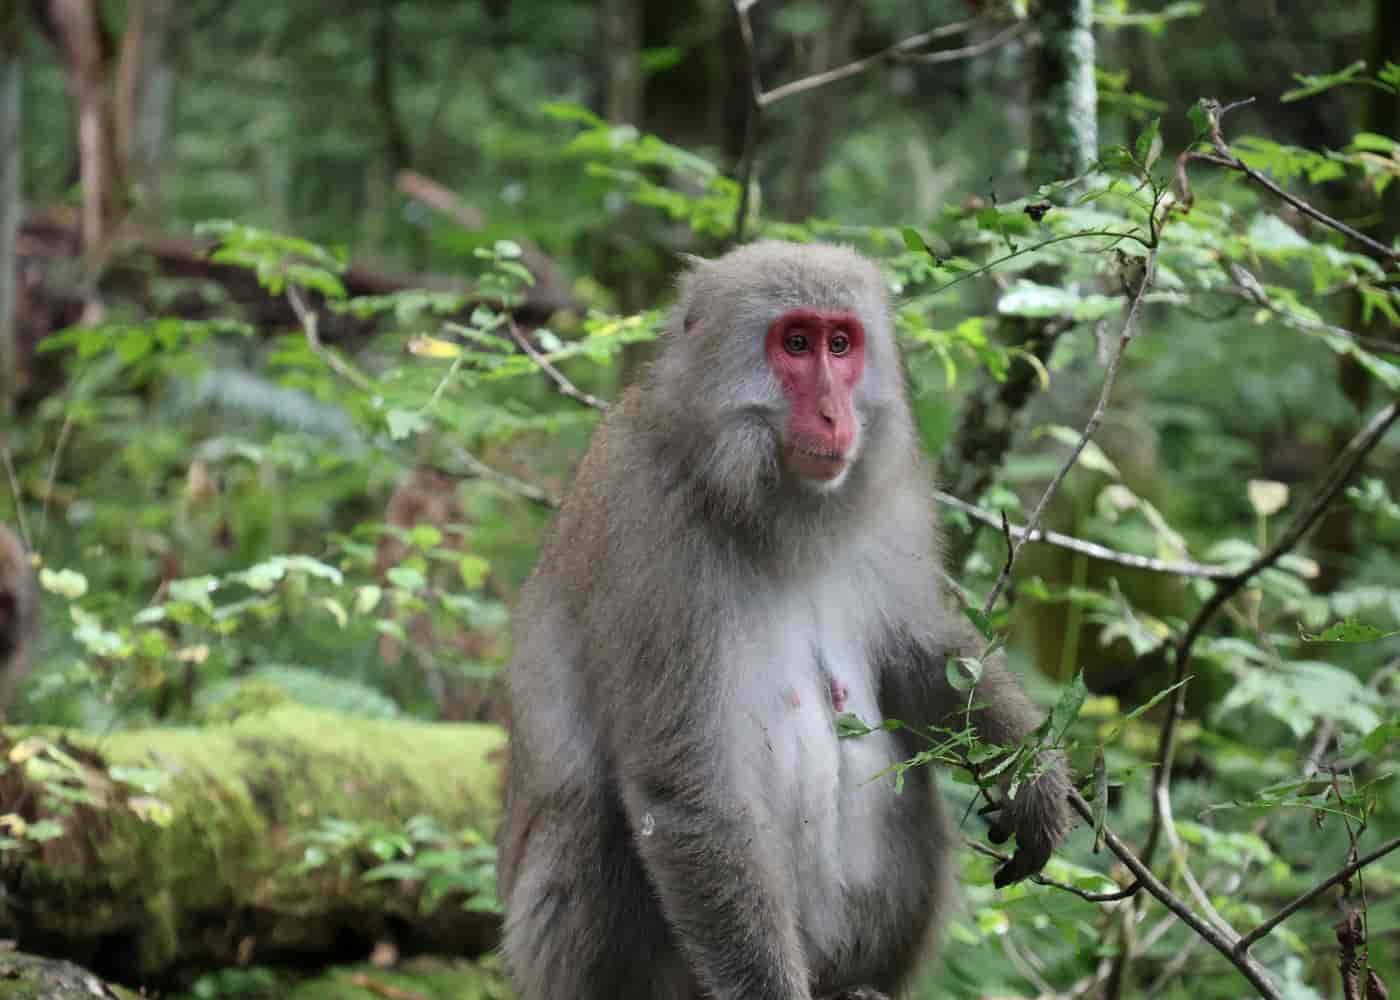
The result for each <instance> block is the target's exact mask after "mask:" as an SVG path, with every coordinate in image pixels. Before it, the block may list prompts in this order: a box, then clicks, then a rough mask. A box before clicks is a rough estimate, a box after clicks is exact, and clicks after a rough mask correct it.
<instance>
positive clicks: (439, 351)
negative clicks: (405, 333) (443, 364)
mask: <svg viewBox="0 0 1400 1000" xmlns="http://www.w3.org/2000/svg"><path fill="white" fill-rule="evenodd" d="M408 350H409V353H411V354H416V355H418V356H419V357H420V358H456V357H460V356H461V354H462V349H461V348H460V347H458V346H457V345H456V344H454V343H452V342H451V341H449V340H438V339H437V338H436V337H425V336H423V335H421V334H420V335H419V336H417V337H414V338H413V339H412V340H410V341H409V342H408Z"/></svg>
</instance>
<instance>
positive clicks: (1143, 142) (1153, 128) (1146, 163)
mask: <svg viewBox="0 0 1400 1000" xmlns="http://www.w3.org/2000/svg"><path fill="white" fill-rule="evenodd" d="M1161 124H1162V119H1161V118H1153V119H1152V121H1150V122H1148V123H1147V127H1146V128H1145V129H1143V130H1142V131H1141V132H1140V133H1138V137H1137V141H1136V142H1134V143H1133V155H1134V156H1135V157H1136V158H1137V161H1138V163H1139V164H1141V165H1142V166H1143V167H1144V168H1147V167H1150V166H1151V165H1152V164H1151V162H1150V158H1151V157H1152V144H1153V143H1154V142H1156V141H1157V132H1158V129H1159V128H1160V126H1161Z"/></svg>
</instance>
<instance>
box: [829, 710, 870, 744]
mask: <svg viewBox="0 0 1400 1000" xmlns="http://www.w3.org/2000/svg"><path fill="white" fill-rule="evenodd" d="M874 731H875V730H873V729H871V728H870V727H869V726H868V725H866V724H865V720H864V719H862V718H861V717H860V716H859V715H856V714H855V713H854V712H842V713H841V714H840V715H838V716H837V717H836V735H837V736H838V737H839V738H841V739H847V738H849V737H852V736H864V735H866V734H867V733H873V732H874Z"/></svg>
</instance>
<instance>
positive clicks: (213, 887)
mask: <svg viewBox="0 0 1400 1000" xmlns="http://www.w3.org/2000/svg"><path fill="white" fill-rule="evenodd" d="M47 735H51V734H47ZM65 735H66V736H67V737H68V738H69V739H70V740H73V741H74V742H77V743H79V744H80V745H86V746H89V747H90V748H91V749H93V750H95V751H97V752H98V753H100V754H101V756H102V758H103V759H104V760H105V761H106V763H107V764H108V766H109V767H126V768H143V769H149V770H152V771H156V772H160V773H162V774H165V775H167V776H168V777H169V781H168V783H167V784H165V785H164V786H162V787H159V788H157V789H155V790H154V792H153V794H154V796H155V797H157V798H159V799H161V800H163V801H164V802H165V803H167V804H168V805H169V806H170V809H171V819H170V821H169V822H168V823H167V824H165V825H163V826H162V825H158V824H156V823H154V822H151V821H149V820H143V819H142V818H140V817H139V816H138V815H136V813H135V812H133V811H131V810H129V809H126V808H122V807H120V805H114V806H111V807H109V808H107V809H106V810H103V811H100V812H98V813H96V814H95V815H94V817H93V819H92V820H91V821H88V822H81V823H79V822H75V823H72V824H71V825H70V834H69V836H68V837H67V838H65V839H66V840H68V841H69V843H67V844H60V845H55V847H54V848H53V849H51V850H46V851H45V852H44V855H43V858H42V860H36V861H30V862H26V863H25V866H24V867H25V871H24V879H25V884H26V889H27V891H26V894H25V895H26V897H27V898H28V899H29V900H30V901H31V902H32V903H33V904H34V905H35V906H36V907H37V911H38V912H37V920H38V922H39V924H40V925H41V926H43V927H44V929H45V930H47V931H50V932H56V933H59V934H62V935H71V936H72V937H73V938H74V939H89V940H91V939H95V938H97V937H98V936H100V935H104V934H124V935H129V936H130V937H131V938H133V939H134V940H133V946H134V947H135V949H136V955H137V956H138V958H137V961H136V962H135V966H136V967H137V968H138V969H140V970H142V972H155V971H157V970H162V969H166V968H169V967H170V966H171V965H172V964H175V963H176V962H177V960H181V961H190V960H192V959H193V960H195V961H202V960H208V959H214V960H218V959H219V958H220V957H221V954H220V950H219V949H220V948H221V947H236V942H234V943H233V944H232V945H210V944H208V943H206V942H202V941H201V940H200V939H201V938H202V937H207V936H210V935H206V934H202V933H201V932H202V931H205V930H207V927H208V925H209V924H214V925H216V926H217V925H218V924H219V922H220V921H221V920H223V919H227V918H226V917H225V916H223V915H237V914H246V913H255V914H257V915H258V916H257V919H256V921H252V923H254V924H255V925H256V926H257V928H258V930H259V935H258V939H257V940H256V941H255V942H254V943H256V944H257V945H259V946H262V945H269V946H273V947H277V946H284V945H289V944H291V945H292V946H294V947H295V946H300V945H301V944H302V943H303V942H304V941H305V940H306V939H307V938H308V937H314V935H315V934H316V933H317V930H316V928H314V927H308V926H304V925H305V924H306V923H307V921H301V920H300V919H299V918H302V917H308V916H313V915H318V914H326V913H338V914H341V915H344V914H355V913H365V914H395V915H398V916H400V917H402V918H406V919H416V918H417V917H418V916H419V913H418V901H417V898H416V894H415V893H414V891H413V890H412V889H411V888H410V887H405V886H402V885H399V884H397V883H395V882H392V881H386V882H381V883H367V882H365V881H364V880H363V879H361V878H360V873H361V871H362V870H363V866H358V867H356V866H346V867H345V868H342V867H341V866H339V865H337V864H332V865H328V866H325V867H321V868H316V869H314V870H311V871H304V870H301V869H299V868H298V867H297V866H298V863H299V862H300V860H301V859H302V857H303V854H304V851H305V848H306V843H305V841H304V839H303V835H304V834H306V833H307V832H308V831H311V830H314V829H317V828H319V827H321V826H322V824H323V823H324V822H325V821H327V820H331V819H339V820H349V821H353V822H356V823H361V824H379V825H382V826H385V827H390V828H395V827H397V826H399V825H401V824H402V823H403V822H404V821H405V820H407V819H408V818H409V817H411V816H413V815H416V814H420V813H421V814H427V815H430V816H432V817H434V818H435V819H436V820H437V822H438V824H439V825H440V826H441V827H442V828H444V829H446V830H457V829H475V830H478V831H480V832H482V833H484V834H486V835H488V836H489V835H490V834H491V832H492V830H493V828H494V825H495V821H496V815H497V811H498V808H499V806H498V797H499V796H498V791H499V786H500V778H499V774H498V764H499V759H500V753H499V751H501V750H502V748H503V747H504V744H505V736H504V734H503V733H502V732H501V730H500V729H499V728H497V727H494V726H484V725H445V724H435V723H417V722H403V721H380V720H371V719H364V718H353V717H347V716H342V715H337V714H334V713H330V712H324V711H318V710H315V709H310V708H305V707H302V706H298V705H290V704H289V705H281V706H276V707H274V708H272V709H270V710H269V711H267V712H264V713H259V714H252V715H247V716H244V717H241V718H239V719H238V720H237V721H235V722H233V723H231V724H228V725H214V726H207V727H203V728H171V729H147V730H138V731H131V732H123V733H116V734H112V735H110V736H105V737H101V738H100V739H99V738H93V737H87V736H84V735H83V734H71V733H69V734H65ZM118 801H120V800H118ZM368 860H369V862H371V863H372V861H373V859H368ZM456 905H457V904H456V903H455V902H452V901H449V902H447V903H445V904H444V906H445V907H455V906H456ZM14 919H19V915H18V914H14V915H10V914H3V913H0V926H3V925H4V923H5V922H7V921H8V920H14ZM225 936H227V935H225ZM211 949H212V950H211Z"/></svg>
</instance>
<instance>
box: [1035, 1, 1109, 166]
mask: <svg viewBox="0 0 1400 1000" xmlns="http://www.w3.org/2000/svg"><path fill="white" fill-rule="evenodd" d="M1033 20H1034V22H1035V27H1036V29H1037V31H1038V32H1039V34H1040V44H1039V45H1037V46H1035V47H1034V48H1033V49H1032V50H1031V53H1032V55H1031V59H1032V67H1031V71H1032V76H1031V148H1030V162H1029V164H1028V166H1027V175H1028V176H1027V179H1028V180H1029V181H1030V182H1031V183H1032V184H1044V183H1046V182H1048V181H1057V180H1065V179H1067V178H1070V177H1078V176H1079V175H1080V174H1082V173H1084V172H1085V171H1086V170H1088V169H1089V165H1090V164H1091V163H1093V162H1094V160H1095V158H1096V157H1097V156H1098V143H1099V128H1098V99H1099V98H1098V86H1097V84H1096V83H1095V80H1094V26H1093V25H1094V8H1093V3H1092V0H1040V5H1039V8H1038V9H1037V10H1036V12H1035V13H1034V15H1033Z"/></svg>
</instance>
